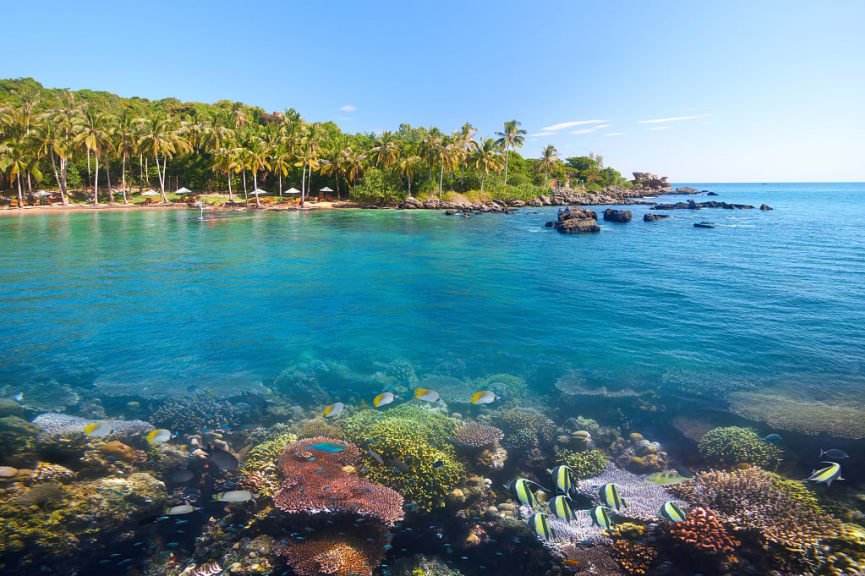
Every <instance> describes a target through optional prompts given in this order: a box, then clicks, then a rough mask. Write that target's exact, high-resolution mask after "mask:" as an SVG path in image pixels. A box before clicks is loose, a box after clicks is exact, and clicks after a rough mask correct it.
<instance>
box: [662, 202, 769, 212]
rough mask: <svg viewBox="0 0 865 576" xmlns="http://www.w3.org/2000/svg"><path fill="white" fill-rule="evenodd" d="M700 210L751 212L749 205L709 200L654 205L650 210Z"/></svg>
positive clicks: (751, 208)
mask: <svg viewBox="0 0 865 576" xmlns="http://www.w3.org/2000/svg"><path fill="white" fill-rule="evenodd" d="M701 208H724V209H725V210H753V208H754V207H753V206H751V205H750V204H730V203H728V202H718V201H717V200H709V201H707V202H695V201H694V200H688V201H687V202H676V203H675V204H655V205H654V206H652V210H700V209H701Z"/></svg>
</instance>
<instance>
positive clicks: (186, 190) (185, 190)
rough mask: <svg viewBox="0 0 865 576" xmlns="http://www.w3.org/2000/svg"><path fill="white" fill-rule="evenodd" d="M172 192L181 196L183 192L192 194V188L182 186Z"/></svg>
mask: <svg viewBox="0 0 865 576" xmlns="http://www.w3.org/2000/svg"><path fill="white" fill-rule="evenodd" d="M174 193H175V194H177V195H178V196H183V195H184V194H192V190H190V189H189V188H186V187H184V188H181V189H180V190H175V191H174Z"/></svg>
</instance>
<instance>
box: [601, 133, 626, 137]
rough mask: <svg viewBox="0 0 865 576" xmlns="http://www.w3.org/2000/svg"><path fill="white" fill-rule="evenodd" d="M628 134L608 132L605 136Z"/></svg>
mask: <svg viewBox="0 0 865 576" xmlns="http://www.w3.org/2000/svg"><path fill="white" fill-rule="evenodd" d="M625 134H627V132H607V133H606V134H604V136H624V135H625Z"/></svg>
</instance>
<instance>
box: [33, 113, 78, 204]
mask: <svg viewBox="0 0 865 576" xmlns="http://www.w3.org/2000/svg"><path fill="white" fill-rule="evenodd" d="M30 138H31V141H32V142H33V145H34V149H35V155H36V157H37V158H44V157H46V156H48V157H49V158H51V169H52V170H53V172H54V179H55V180H56V181H57V187H58V188H59V189H60V198H61V199H62V200H63V205H64V206H68V205H69V201H68V199H67V198H66V182H65V181H63V180H62V179H61V178H60V172H58V170H57V157H60V160H61V164H62V163H63V162H65V159H66V138H65V137H64V135H63V131H62V128H61V127H60V126H58V125H57V122H55V120H54V118H53V117H52V116H51V115H50V114H43V115H42V116H40V117H39V119H38V123H37V125H36V126H35V129H34V130H33V133H32V135H31V137H30Z"/></svg>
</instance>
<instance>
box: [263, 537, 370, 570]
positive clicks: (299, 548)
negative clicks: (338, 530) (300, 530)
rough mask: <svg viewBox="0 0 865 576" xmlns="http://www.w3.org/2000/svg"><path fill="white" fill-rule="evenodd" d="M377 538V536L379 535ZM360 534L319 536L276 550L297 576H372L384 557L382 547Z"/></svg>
mask: <svg viewBox="0 0 865 576" xmlns="http://www.w3.org/2000/svg"><path fill="white" fill-rule="evenodd" d="M379 536H380V537H381V535H380V534H379ZM373 540H376V541H375V542H373V543H369V542H368V541H367V539H364V538H362V537H347V538H339V539H332V538H329V537H326V536H325V537H320V538H316V539H312V540H306V541H304V542H292V543H290V544H287V545H286V546H282V547H280V548H278V549H277V551H276V553H277V554H278V555H280V556H283V557H284V558H285V560H286V562H287V563H288V565H289V566H291V569H292V570H294V572H295V573H297V574H298V575H299V576H318V575H319V574H328V575H330V576H350V575H352V574H353V575H355V576H372V572H373V570H375V569H376V568H378V566H379V564H381V561H382V559H383V558H384V548H383V547H382V546H381V545H380V543H379V542H377V540H378V539H373Z"/></svg>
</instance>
